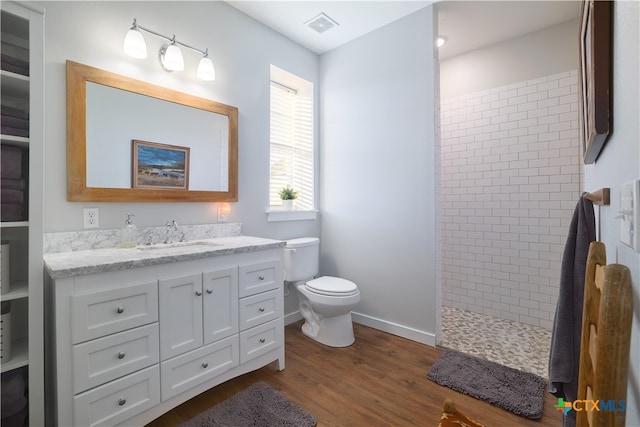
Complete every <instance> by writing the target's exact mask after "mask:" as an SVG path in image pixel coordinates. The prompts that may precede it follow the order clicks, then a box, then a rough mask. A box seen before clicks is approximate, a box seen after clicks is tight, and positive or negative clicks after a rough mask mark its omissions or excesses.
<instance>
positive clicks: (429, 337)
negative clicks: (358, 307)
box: [351, 311, 436, 347]
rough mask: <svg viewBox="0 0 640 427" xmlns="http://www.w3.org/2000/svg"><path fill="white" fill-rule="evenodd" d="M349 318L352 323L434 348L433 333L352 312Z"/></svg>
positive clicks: (434, 336)
mask: <svg viewBox="0 0 640 427" xmlns="http://www.w3.org/2000/svg"><path fill="white" fill-rule="evenodd" d="M351 317H352V319H353V321H354V322H356V323H360V324H363V325H365V326H369V327H370V328H374V329H378V330H379V331H383V332H387V333H389V334H393V335H397V336H399V337H402V338H406V339H409V340H411V341H416V342H419V343H422V344H426V345H430V346H431V347H435V346H436V335H435V334H434V333H431V332H425V331H421V330H418V329H414V328H411V327H409V326H405V325H400V324H398V323H393V322H389V321H388V320H382V319H378V318H376V317H372V316H367V315H366V314H360V313H356V312H353V311H352V312H351Z"/></svg>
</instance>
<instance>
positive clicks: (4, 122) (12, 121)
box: [0, 114, 29, 130]
mask: <svg viewBox="0 0 640 427" xmlns="http://www.w3.org/2000/svg"><path fill="white" fill-rule="evenodd" d="M0 126H9V127H12V128H16V129H24V130H29V120H27V119H21V118H19V117H11V116H5V115H4V114H2V115H1V116H0Z"/></svg>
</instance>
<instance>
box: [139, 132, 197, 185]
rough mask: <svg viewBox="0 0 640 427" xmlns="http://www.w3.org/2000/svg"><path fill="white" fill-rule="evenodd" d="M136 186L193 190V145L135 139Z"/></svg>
mask: <svg viewBox="0 0 640 427" xmlns="http://www.w3.org/2000/svg"><path fill="white" fill-rule="evenodd" d="M132 182H133V188H169V189H174V190H188V189H189V147H179V146H177V145H167V144H158V143H155V142H147V141H139V140H136V139H134V140H133V173H132Z"/></svg>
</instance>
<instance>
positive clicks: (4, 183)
mask: <svg viewBox="0 0 640 427" xmlns="http://www.w3.org/2000/svg"><path fill="white" fill-rule="evenodd" d="M0 187H1V188H2V190H4V189H7V190H24V179H11V178H2V179H0Z"/></svg>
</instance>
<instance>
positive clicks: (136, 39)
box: [123, 28, 147, 59]
mask: <svg viewBox="0 0 640 427" xmlns="http://www.w3.org/2000/svg"><path fill="white" fill-rule="evenodd" d="M123 48H124V53H126V54H127V55H129V56H132V57H134V58H139V59H144V58H146V57H147V44H146V43H145V42H144V37H142V33H141V32H140V31H139V30H137V29H135V28H131V29H130V30H129V31H128V32H127V35H126V37H125V38H124V46H123Z"/></svg>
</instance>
